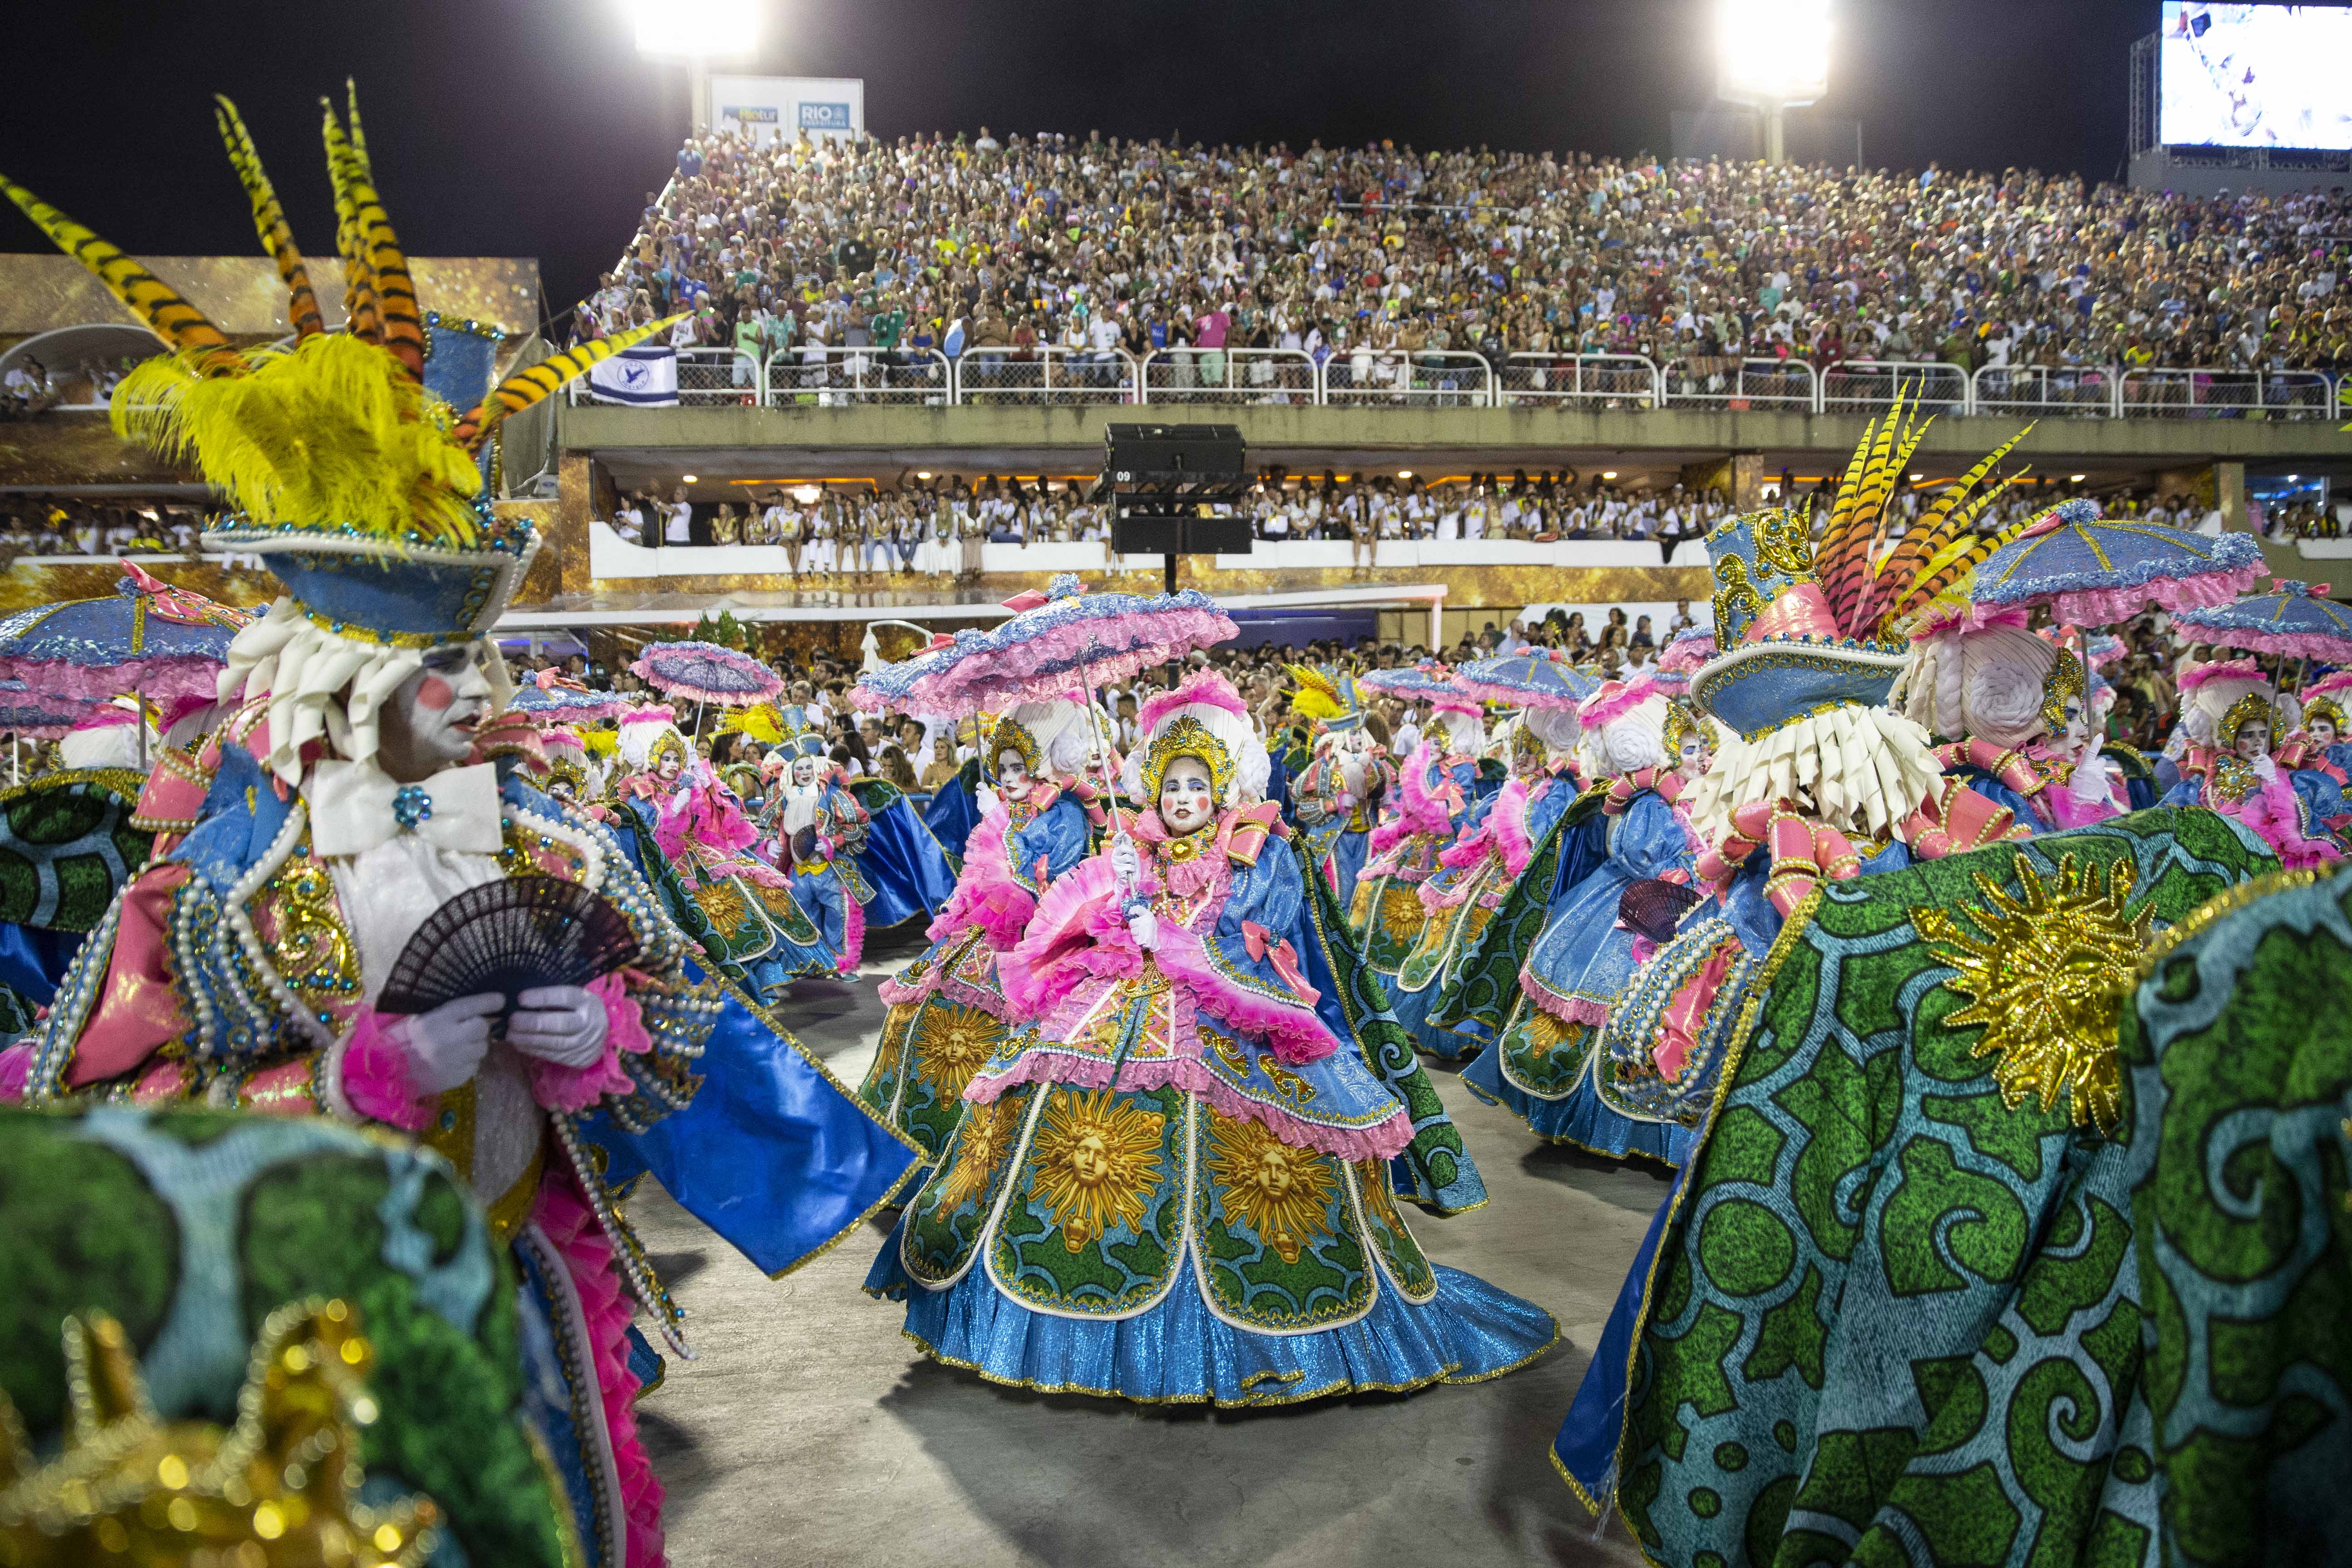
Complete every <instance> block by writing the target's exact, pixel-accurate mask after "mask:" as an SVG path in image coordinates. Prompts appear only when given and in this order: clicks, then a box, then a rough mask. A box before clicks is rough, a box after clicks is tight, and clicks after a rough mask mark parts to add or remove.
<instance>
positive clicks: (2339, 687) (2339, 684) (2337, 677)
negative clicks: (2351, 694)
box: [2303, 669, 2352, 702]
mask: <svg viewBox="0 0 2352 1568" xmlns="http://www.w3.org/2000/svg"><path fill="white" fill-rule="evenodd" d="M2347 690H2352V669H2339V670H2337V671H2336V673H2335V674H2333V675H2325V676H2322V677H2320V678H2319V679H2317V680H2315V681H2313V682H2312V683H2311V684H2310V685H2309V686H2306V687H2305V688H2304V689H2303V700H2305V702H2308V701H2310V700H2312V699H2313V698H2315V697H2326V696H2328V695H2330V694H2331V693H2334V692H2337V691H2347Z"/></svg>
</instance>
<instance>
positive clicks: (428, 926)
mask: <svg viewBox="0 0 2352 1568" xmlns="http://www.w3.org/2000/svg"><path fill="white" fill-rule="evenodd" d="M636 956H637V939H636V938H635V935H633V934H632V933H631V932H630V931H629V922H628V921H627V920H626V919H625V918H624V917H623V916H622V914H621V911H620V910H616V909H614V907H613V906H612V904H611V903H609V902H608V901H606V900H604V899H602V898H600V897H598V896H597V895H596V894H594V893H593V892H590V891H589V890H588V889H586V888H583V887H582V886H581V885H580V884H579V883H577V882H567V881H564V880H563V879H561V878H557V877H502V878H500V879H499V880H497V881H495V882H485V883H483V884H482V885H481V886H480V887H478V888H468V889H466V890H465V891H464V892H462V893H460V894H458V895H457V897H456V898H454V899H451V900H449V901H448V902H447V903H446V904H443V905H442V906H441V907H440V908H439V909H437V910H434V911H433V912H432V913H431V914H430V915H427V916H426V917H425V923H424V924H423V925H421V926H419V927H417V928H416V934H415V936H412V937H410V938H409V939H408V945H407V946H406V947H404V948H402V949H401V950H400V957H399V959H398V960H397V961H396V962H394V964H393V966H392V975H391V977H390V978H389V979H387V980H386V981H385V982H384V983H383V994H381V995H379V996H378V997H377V998H376V1003H375V1005H376V1010H377V1011H378V1012H383V1013H429V1012H431V1011H432V1010H433V1009H434V1008H436V1007H438V1006H439V1005H441V1004H443V1003H444V1002H454V1001H456V1000H457V998H458V997H460V996H479V995H484V994H488V993H491V992H498V993H499V994H503V995H504V996H505V997H506V999H507V1005H508V1007H509V1009H511V1008H512V1007H513V1005H514V1001H515V998H516V997H517V996H519V995H520V994H522V993H523V992H525V991H530V990H532V989H535V988H536V987H539V986H541V985H585V984H588V983H589V982H590V981H592V980H596V979H600V978H602V977H603V976H604V975H607V974H610V973H613V971H614V970H615V969H618V968H620V967H621V966H622V965H623V964H625V963H628V962H629V961H630V960H631V959H633V958H635V957H636Z"/></svg>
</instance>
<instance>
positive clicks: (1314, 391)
mask: <svg viewBox="0 0 2352 1568" xmlns="http://www.w3.org/2000/svg"><path fill="white" fill-rule="evenodd" d="M1136 373H1137V375H1138V377H1139V380H1138V383H1137V385H1138V387H1139V390H1140V393H1141V395H1142V400H1143V401H1144V402H1146V403H1320V402H1322V401H1323V398H1322V395H1321V384H1320V382H1319V380H1318V377H1317V375H1316V374H1315V361H1314V360H1313V359H1312V358H1310V357H1309V356H1308V355H1307V354H1305V353H1301V352H1299V351H1298V350H1297V349H1202V348H1192V349H1154V350H1153V351H1152V352H1151V355H1150V358H1148V359H1146V360H1145V361H1144V362H1143V363H1141V364H1140V365H1139V366H1138V367H1137V372H1136Z"/></svg>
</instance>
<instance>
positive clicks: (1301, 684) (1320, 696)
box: [1289, 664, 1347, 719]
mask: <svg viewBox="0 0 2352 1568" xmlns="http://www.w3.org/2000/svg"><path fill="white" fill-rule="evenodd" d="M1289 669H1290V678H1291V679H1293V680H1296V681H1297V682H1298V690H1297V693H1296V694H1294V695H1293V696H1292V697H1291V699H1290V710H1291V711H1292V712H1294V713H1298V714H1301V715H1303V716H1305V717H1307V718H1309V719H1337V718H1338V717H1339V715H1341V714H1342V713H1345V712H1346V711H1347V706H1346V705H1345V704H1344V703H1342V702H1341V701H1340V700H1339V687H1338V686H1337V685H1335V684H1333V682H1332V679H1331V678H1330V677H1329V676H1328V675H1326V674H1324V673H1323V672H1322V671H1321V670H1319V669H1317V668H1314V667H1313V666H1311V665H1305V664H1294V665H1291V666H1290V667H1289Z"/></svg>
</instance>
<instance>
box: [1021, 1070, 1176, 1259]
mask: <svg viewBox="0 0 2352 1568" xmlns="http://www.w3.org/2000/svg"><path fill="white" fill-rule="evenodd" d="M1167 1121H1168V1119H1167V1118H1166V1117H1165V1116H1162V1115H1160V1114H1159V1113H1158V1112H1157V1111H1150V1110H1144V1109H1142V1108H1141V1107H1140V1106H1137V1105H1130V1104H1127V1103H1125V1102H1123V1101H1121V1100H1119V1099H1118V1097H1117V1096H1116V1095H1115V1094H1114V1093H1113V1091H1112V1090H1110V1089H1096V1090H1094V1091H1093V1092H1092V1093H1090V1094H1077V1093H1073V1092H1071V1091H1069V1090H1066V1089H1064V1090H1057V1091H1055V1094H1054V1098H1053V1102H1052V1103H1051V1104H1049V1105H1048V1106H1046V1108H1045V1117H1044V1119H1043V1120H1042V1121H1040V1122H1039V1124H1038V1128H1037V1145H1036V1147H1037V1163H1036V1166H1035V1168H1034V1171H1033V1172H1032V1173H1031V1175H1030V1178H1029V1194H1030V1195H1031V1196H1032V1197H1034V1198H1036V1199H1038V1200H1039V1201H1041V1202H1042V1203H1044V1204H1045V1206H1046V1207H1047V1208H1049V1209H1051V1210H1052V1211H1053V1215H1054V1224H1055V1226H1058V1227H1059V1228H1060V1230H1061V1232H1062V1245H1063V1246H1064V1247H1067V1248H1068V1249H1069V1250H1070V1251H1072V1252H1083V1251H1084V1250H1086V1247H1087V1243H1088V1242H1090V1241H1094V1240H1097V1239H1098V1238H1099V1237H1102V1236H1104V1235H1106V1234H1108V1232H1109V1231H1111V1230H1113V1229H1115V1228H1117V1227H1118V1226H1126V1227H1127V1228H1128V1229H1129V1230H1134V1231H1140V1230H1141V1229H1142V1228H1143V1215H1144V1200H1145V1199H1146V1198H1148V1197H1149V1196H1150V1194H1151V1189H1152V1188H1153V1187H1154V1186H1156V1185H1157V1184H1159V1182H1160V1131H1161V1130H1162V1129H1163V1128H1164V1127H1165V1126H1166V1125H1167Z"/></svg>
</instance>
